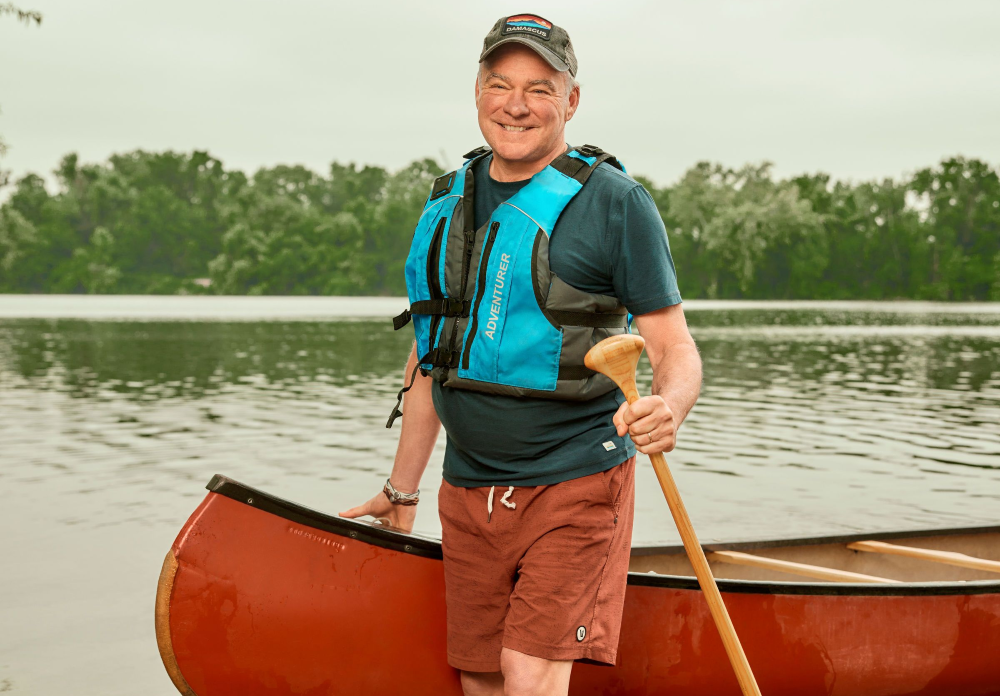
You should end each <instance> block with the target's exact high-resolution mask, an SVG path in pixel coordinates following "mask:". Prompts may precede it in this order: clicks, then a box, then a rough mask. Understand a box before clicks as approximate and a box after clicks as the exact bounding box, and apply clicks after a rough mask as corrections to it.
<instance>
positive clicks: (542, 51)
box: [479, 36, 569, 72]
mask: <svg viewBox="0 0 1000 696" xmlns="http://www.w3.org/2000/svg"><path fill="white" fill-rule="evenodd" d="M511 43H519V44H522V45H524V46H527V47H528V48H530V49H531V50H532V51H534V52H535V53H537V54H538V55H540V56H541V57H542V58H544V59H545V62H546V63H548V64H549V65H551V66H552V67H553V68H555V69H556V70H558V71H559V72H566V71H567V70H569V66H568V65H566V63H565V61H563V60H562V59H561V58H560V57H559V56H557V55H556V54H555V53H553V52H552V51H550V50H549V49H547V48H545V46H542V45H541V44H540V43H538V42H537V41H534V40H532V39H526V38H524V37H521V36H508V37H507V38H506V39H500V40H499V41H497V42H496V43H495V44H493V45H492V46H491V47H490V50H488V51H483V54H482V55H481V56H479V62H480V63H482V62H483V61H484V60H485V59H486V56H488V55H489V54H491V53H493V51H495V50H497V49H498V48H500V47H501V46H503V45H504V44H511Z"/></svg>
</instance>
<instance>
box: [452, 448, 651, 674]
mask: <svg viewBox="0 0 1000 696" xmlns="http://www.w3.org/2000/svg"><path fill="white" fill-rule="evenodd" d="M508 491H509V487H507V486H502V487H501V486H497V487H496V488H495V490H494V492H493V494H492V498H493V500H492V508H493V511H492V514H491V513H490V512H489V511H488V508H489V506H490V505H489V500H490V497H491V496H490V488H488V487H487V488H458V487H455V486H452V485H451V484H449V483H448V482H447V481H443V482H442V483H441V491H440V493H439V497H438V509H439V511H440V515H441V527H442V545H443V549H444V573H445V599H446V604H447V612H448V663H449V664H451V665H452V666H453V667H456V668H458V669H461V670H465V671H469V672H497V671H499V670H500V650H501V648H503V647H506V648H510V649H511V650H516V651H518V652H522V653H526V654H528V655H534V656H536V657H543V658H545V659H548V660H587V661H593V662H597V663H603V664H614V662H615V656H616V654H617V652H618V633H619V630H620V628H621V619H622V607H623V605H624V602H625V583H626V579H627V574H628V561H629V552H630V550H631V543H632V512H633V508H634V503H635V457H632V458H631V459H629V460H627V461H625V462H624V463H622V464H620V465H618V466H616V467H614V468H611V469H608V470H607V471H604V472H600V473H597V474H592V475H590V476H584V477H582V478H578V479H573V480H570V481H564V482H562V483H557V484H553V485H550V486H515V487H514V489H513V491H512V492H511V493H510V495H506V494H507V493H508Z"/></svg>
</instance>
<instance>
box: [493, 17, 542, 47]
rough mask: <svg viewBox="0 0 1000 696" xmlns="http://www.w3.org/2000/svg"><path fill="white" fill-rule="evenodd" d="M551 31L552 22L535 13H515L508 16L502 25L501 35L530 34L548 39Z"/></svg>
mask: <svg viewBox="0 0 1000 696" xmlns="http://www.w3.org/2000/svg"><path fill="white" fill-rule="evenodd" d="M551 31H552V22H548V21H546V20H544V19H542V18H541V17H537V16H535V15H515V16H513V17H508V18H507V22H506V23H505V24H504V25H503V33H502V36H507V35H508V34H531V35H533V36H537V37H538V38H540V39H545V40H546V41H548V40H549V32H551Z"/></svg>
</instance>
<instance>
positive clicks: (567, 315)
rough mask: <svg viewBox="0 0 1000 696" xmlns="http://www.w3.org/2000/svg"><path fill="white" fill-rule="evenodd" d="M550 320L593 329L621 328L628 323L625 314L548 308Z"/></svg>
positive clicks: (565, 324) (564, 324)
mask: <svg viewBox="0 0 1000 696" xmlns="http://www.w3.org/2000/svg"><path fill="white" fill-rule="evenodd" d="M547 313H548V315H549V316H550V317H552V320H553V321H555V322H556V323H558V324H562V325H563V326H590V327H593V328H595V329H623V328H625V327H626V326H627V325H628V315H627V314H610V313H605V314H592V313H591V312H568V311H562V310H558V309H550V310H548V312H547Z"/></svg>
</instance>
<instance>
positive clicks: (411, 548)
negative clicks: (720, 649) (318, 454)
mask: <svg viewBox="0 0 1000 696" xmlns="http://www.w3.org/2000/svg"><path fill="white" fill-rule="evenodd" d="M205 487H206V488H207V489H208V490H209V491H211V492H212V493H216V494H219V495H222V496H225V497H227V498H231V499H232V500H235V501H237V502H240V503H243V504H244V505H249V506H251V507H254V508H257V509H259V510H263V511H264V512H269V513H271V514H273V515H277V516H278V517H281V518H284V519H287V520H289V521H291V522H296V523H298V524H302V525H305V526H307V527H312V528H315V529H320V530H322V531H326V532H330V533H332V534H337V535H339V536H346V537H349V538H351V539H357V540H358V541H362V542H365V543H368V544H372V545H373V546H378V547H381V548H386V549H391V550H393V551H398V552H400V553H407V554H412V555H414V556H420V557H423V558H430V559H436V560H441V558H442V554H441V542H440V540H437V539H432V538H428V537H423V536H418V535H415V534H405V533H402V532H398V531H394V530H392V529H391V528H386V527H379V526H376V525H373V524H371V523H370V522H360V521H357V520H351V519H347V518H343V517H337V516H334V515H328V514H326V513H322V512H319V511H317V510H313V509H312V508H308V507H305V506H304V505H298V504H297V503H292V502H289V501H287V500H284V499H282V498H279V497H277V496H274V495H271V494H270V493H265V492H263V491H261V490H258V489H256V488H252V487H250V486H247V485H245V484H242V483H240V482H239V481H235V480H233V479H230V478H228V477H226V476H222V475H220V474H216V475H215V476H213V477H212V480H211V481H209V482H208V485H207V486H205ZM977 532H1000V526H988V527H963V528H951V529H935V530H916V531H914V530H908V531H899V532H885V533H876V534H871V533H863V534H850V535H838V536H828V537H808V538H789V539H776V540H769V541H760V542H736V543H731V544H704V545H703V546H704V548H705V550H706V551H715V550H734V551H735V550H738V549H763V548H776V547H781V546H797V545H802V546H806V545H811V544H835V543H837V544H839V543H849V542H851V541H861V540H869V539H878V540H883V539H906V538H914V537H922V536H945V535H952V534H972V533H977ZM678 552H680V553H682V552H683V547H681V546H678V547H673V546H656V547H633V549H632V553H633V554H634V555H654V554H670V553H678ZM717 583H718V585H719V590H720V591H721V592H725V593H735V594H763V595H830V596H881V597H885V596H942V595H977V594H1000V580H975V581H967V582H954V581H948V582H912V583H911V582H906V583H899V584H891V585H889V584H876V583H842V582H774V581H769V580H729V579H717ZM628 584H629V585H633V586H638V587H661V588H669V589H681V590H698V589H700V588H699V586H698V581H697V579H695V578H694V577H686V576H678V575H661V574H658V573H655V574H654V573H639V572H629V574H628Z"/></svg>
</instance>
